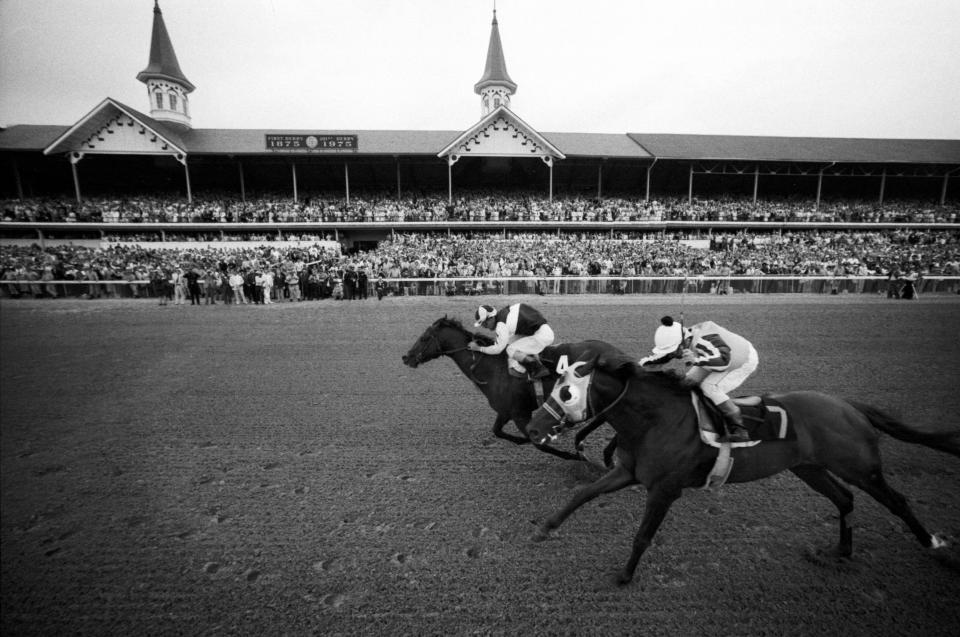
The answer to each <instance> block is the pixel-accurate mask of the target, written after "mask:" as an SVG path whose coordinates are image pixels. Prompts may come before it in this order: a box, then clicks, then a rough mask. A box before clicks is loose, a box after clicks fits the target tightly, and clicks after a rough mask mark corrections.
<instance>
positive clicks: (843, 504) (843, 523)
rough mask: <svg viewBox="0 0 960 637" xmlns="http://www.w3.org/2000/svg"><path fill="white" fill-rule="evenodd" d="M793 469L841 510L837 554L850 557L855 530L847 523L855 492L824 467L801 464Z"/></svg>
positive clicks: (799, 476)
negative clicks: (851, 491)
mask: <svg viewBox="0 0 960 637" xmlns="http://www.w3.org/2000/svg"><path fill="white" fill-rule="evenodd" d="M791 471H792V472H793V473H794V474H796V476H797V477H798V478H800V479H801V480H803V481H804V482H805V483H807V485H808V486H810V488H812V489H813V490H814V491H816V492H817V493H819V494H821V495H824V496H826V497H827V498H828V499H829V500H830V501H831V502H833V504H834V505H835V506H836V507H837V510H838V511H839V512H840V543H839V544H838V545H837V555H839V556H840V557H850V554H851V553H852V552H853V532H852V530H851V529H850V526H849V525H848V524H847V516H848V515H849V514H850V513H851V512H852V511H853V494H852V493H850V489H848V488H846V487H845V486H843V485H842V484H841V483H840V481H839V480H837V479H836V478H834V477H833V476H832V475H830V473H829V472H828V471H827V470H826V469H824V468H823V467H818V466H816V465H801V466H799V467H794V468H792V469H791Z"/></svg>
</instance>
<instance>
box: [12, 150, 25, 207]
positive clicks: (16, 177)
mask: <svg viewBox="0 0 960 637" xmlns="http://www.w3.org/2000/svg"><path fill="white" fill-rule="evenodd" d="M12 163H13V181H14V183H15V184H16V185H17V199H23V182H22V181H20V164H19V163H18V162H17V160H16V159H14V160H13V162H12Z"/></svg>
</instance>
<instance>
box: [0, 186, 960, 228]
mask: <svg viewBox="0 0 960 637" xmlns="http://www.w3.org/2000/svg"><path fill="white" fill-rule="evenodd" d="M0 209H2V219H3V220H4V221H25V222H46V221H50V222H77V223H84V222H91V223H94V222H95V223H131V224H135V223H144V222H158V223H244V222H259V223H292V222H375V221H377V222H403V221H430V222H448V221H547V222H559V221H592V222H598V221H599V222H617V221H619V222H627V221H646V222H663V221H760V222H847V223H850V222H895V223H902V222H913V223H934V222H947V223H956V222H957V219H958V214H957V213H958V211H960V204H958V203H957V202H948V203H947V204H946V205H943V206H940V205H936V204H933V203H931V202H918V201H885V202H884V203H883V204H880V203H878V202H877V201H876V200H873V201H859V200H846V199H841V200H824V201H821V202H820V204H819V206H818V205H817V202H816V201H815V200H813V199H811V198H809V197H793V198H782V199H763V200H758V201H757V202H756V203H754V201H753V200H752V199H745V198H739V197H729V196H726V197H718V198H708V199H698V198H694V199H693V200H692V201H688V200H687V198H686V197H661V198H656V199H652V200H650V201H645V200H644V199H643V198H642V197H637V198H624V197H603V198H600V199H597V198H591V197H584V196H557V197H554V198H553V200H552V201H551V200H550V199H549V198H548V197H547V196H546V195H544V194H543V193H532V192H524V193H509V194H505V193H502V192H495V191H470V192H460V193H457V194H456V196H455V197H454V198H453V200H452V201H449V200H448V196H447V194H446V193H425V194H419V195H415V194H409V193H408V194H405V195H403V196H401V197H400V198H397V197H396V193H392V194H391V193H383V194H367V193H360V194H356V195H352V196H351V197H350V199H349V202H348V201H347V200H346V198H344V197H343V196H340V195H338V196H332V195H328V194H327V195H325V194H306V195H305V196H302V197H300V198H299V199H298V201H296V202H295V201H293V198H292V197H291V196H290V194H289V193H281V194H273V193H260V194H257V195H256V196H252V197H250V198H248V199H246V200H241V199H240V198H239V197H238V196H237V195H236V194H235V193H205V194H204V193H202V194H199V195H197V196H196V197H195V198H194V200H193V202H192V203H188V202H187V201H186V200H185V199H177V198H174V197H171V196H160V195H158V196H153V197H150V196H140V197H128V198H121V197H116V198H105V197H92V198H87V199H84V200H83V201H82V202H81V203H77V202H76V201H74V200H67V199H42V198H30V199H8V200H2V201H0Z"/></svg>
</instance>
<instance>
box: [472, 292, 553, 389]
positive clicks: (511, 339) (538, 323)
mask: <svg viewBox="0 0 960 637" xmlns="http://www.w3.org/2000/svg"><path fill="white" fill-rule="evenodd" d="M474 318H475V319H476V321H475V322H474V327H480V326H483V327H485V328H487V329H488V330H493V331H494V332H495V333H496V335H497V338H496V341H494V343H493V345H487V346H481V345H478V344H477V343H475V342H474V341H470V342H469V343H467V348H468V349H471V350H473V351H476V352H482V353H484V354H499V353H500V352H502V351H504V350H506V352H507V364H508V365H509V367H510V369H511V371H512V372H513V373H514V375H520V376H525V375H526V374H527V372H528V371H529V373H530V376H531V377H532V378H542V377H543V376H546V375H547V374H549V373H550V372H549V370H548V369H547V368H546V367H544V365H543V363H541V362H540V358H539V356H538V355H539V354H540V352H542V351H543V348H545V347H547V346H548V345H552V344H553V340H554V334H553V330H552V329H551V328H550V326H549V325H548V324H547V319H545V318H544V317H543V315H542V314H540V312H538V311H537V310H535V309H533V308H532V307H530V306H529V305H527V304H526V303H515V304H513V305H511V306H509V307H505V308H503V309H501V310H499V311H497V309H496V308H494V307H493V306H491V305H481V306H480V307H478V308H477V311H476V314H475V315H474ZM521 363H523V364H525V365H526V367H524V365H522V364H521Z"/></svg>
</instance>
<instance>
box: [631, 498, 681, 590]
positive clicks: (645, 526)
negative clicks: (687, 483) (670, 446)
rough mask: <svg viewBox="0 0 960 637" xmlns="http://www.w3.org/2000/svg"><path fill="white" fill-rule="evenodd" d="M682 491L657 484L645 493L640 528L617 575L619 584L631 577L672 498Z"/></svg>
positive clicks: (672, 500) (671, 502)
mask: <svg viewBox="0 0 960 637" xmlns="http://www.w3.org/2000/svg"><path fill="white" fill-rule="evenodd" d="M681 493H682V491H681V489H679V488H667V487H664V486H657V487H655V488H653V489H651V490H650V491H649V492H648V493H647V505H646V508H645V509H644V512H643V520H642V521H641V522H640V528H639V529H637V534H636V536H634V538H633V549H632V550H631V551H630V559H628V560H627V563H626V565H625V566H624V567H623V570H622V571H620V573H619V574H618V576H617V583H618V584H620V585H621V586H622V585H624V584H629V583H630V580H632V579H633V572H634V571H635V570H637V564H638V563H639V562H640V557H641V556H642V555H643V553H644V551H646V550H647V547H648V546H650V543H651V542H652V541H653V536H654V535H656V533H657V529H659V528H660V524H661V523H662V522H663V518H664V517H666V515H667V511H669V510H670V506H671V505H672V504H673V502H674V500H676V499H677V498H679V497H680V494H681Z"/></svg>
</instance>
